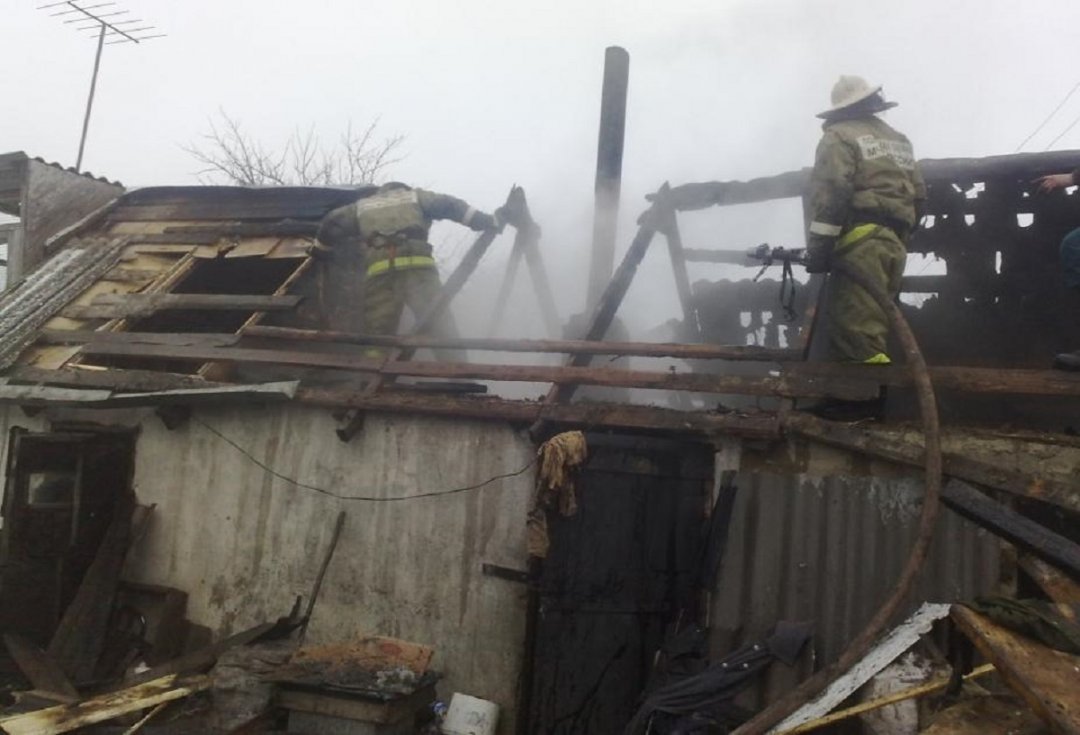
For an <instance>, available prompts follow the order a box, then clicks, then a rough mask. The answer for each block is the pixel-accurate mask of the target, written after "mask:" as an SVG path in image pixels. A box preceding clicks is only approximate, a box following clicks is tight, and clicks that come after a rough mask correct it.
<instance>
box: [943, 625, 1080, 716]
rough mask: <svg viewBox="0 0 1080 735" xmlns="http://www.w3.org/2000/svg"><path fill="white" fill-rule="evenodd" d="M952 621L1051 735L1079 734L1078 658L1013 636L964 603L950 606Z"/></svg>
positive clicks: (1016, 634)
mask: <svg viewBox="0 0 1080 735" xmlns="http://www.w3.org/2000/svg"><path fill="white" fill-rule="evenodd" d="M952 619H953V622H955V623H956V625H957V627H958V628H959V629H960V630H961V631H962V632H963V633H964V635H966V636H967V637H968V638H970V639H971V642H972V643H974V644H975V647H976V648H978V649H979V651H980V652H981V653H982V654H983V655H984V656H986V658H987V660H989V661H990V662H991V663H992V664H994V666H995V667H996V668H997V670H998V672H1000V674H1001V676H1002V677H1003V678H1004V679H1005V682H1006V683H1007V684H1008V685H1009V687H1010V688H1012V689H1013V690H1014V691H1016V692H1017V693H1018V694H1019V695H1020V696H1022V697H1023V698H1024V700H1025V701H1026V702H1027V703H1028V704H1029V705H1030V706H1031V708H1032V710H1034V711H1035V713H1036V714H1037V715H1039V717H1041V718H1042V719H1043V720H1044V721H1046V722H1047V723H1048V724H1049V725H1050V726H1051V728H1052V732H1055V733H1070V734H1072V735H1080V689H1077V687H1076V669H1077V666H1078V665H1080V657H1077V656H1070V655H1069V654H1067V653H1062V652H1061V651H1055V650H1053V649H1051V648H1048V647H1047V646H1044V645H1042V644H1041V643H1038V642H1036V641H1034V640H1032V639H1030V638H1026V637H1024V636H1022V635H1020V634H1019V633H1013V632H1012V631H1010V630H1007V629H1006V628H1003V627H1002V626H1000V625H997V624H995V623H993V622H991V621H990V620H989V619H988V618H986V617H985V616H983V615H980V614H979V613H977V612H975V611H974V610H971V609H969V608H966V607H963V606H962V605H953V607H952Z"/></svg>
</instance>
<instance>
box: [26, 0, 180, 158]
mask: <svg viewBox="0 0 1080 735" xmlns="http://www.w3.org/2000/svg"><path fill="white" fill-rule="evenodd" d="M91 3H92V4H91ZM38 10H52V11H54V12H50V13H49V15H50V16H54V17H60V18H63V21H62V22H63V23H64V24H65V25H67V24H72V25H74V28H75V30H77V31H89V32H90V33H89V34H88V37H89V38H97V54H95V55H94V72H93V74H92V75H91V77H90V94H89V96H88V97H87V98H86V113H85V114H84V115H83V124H82V135H80V136H79V154H78V156H77V157H76V158H75V170H76V171H81V170H82V159H83V151H84V150H85V149H86V132H87V130H88V129H89V128H90V110H91V109H92V108H93V106H94V91H95V90H96V89H97V78H98V69H99V68H100V67H101V50H102V48H103V47H105V46H106V45H109V46H111V45H113V44H117V43H142V42H143V41H149V40H150V39H151V38H162V37H163V36H165V34H164V33H153V31H155V30H157V29H156V28H155V27H154V26H152V25H147V24H146V22H145V21H143V20H142V19H140V18H130V19H123V20H117V19H116V16H118V15H127V14H128V13H130V12H131V11H129V10H120V9H119V6H118V5H117V4H116V2H111V1H110V2H93V0H61V1H60V2H51V3H47V4H45V5H39V6H38ZM64 16H69V17H66V18H64ZM106 38H109V40H108V41H106Z"/></svg>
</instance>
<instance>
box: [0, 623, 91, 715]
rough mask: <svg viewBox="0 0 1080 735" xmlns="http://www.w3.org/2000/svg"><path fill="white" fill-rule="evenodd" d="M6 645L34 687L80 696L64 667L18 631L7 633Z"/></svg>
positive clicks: (65, 694) (72, 697)
mask: <svg viewBox="0 0 1080 735" xmlns="http://www.w3.org/2000/svg"><path fill="white" fill-rule="evenodd" d="M4 645H5V646H6V647H7V650H8V653H9V654H11V658H12V659H14V661H15V664H16V665H17V666H18V667H19V670H20V671H21V672H22V673H23V675H24V676H25V677H26V678H27V679H28V680H29V681H30V684H31V685H33V687H34V689H37V690H40V691H42V692H48V693H50V694H58V695H60V696H62V697H66V698H70V699H78V698H79V692H78V691H77V690H76V689H75V687H74V686H72V684H71V682H70V681H69V680H68V678H67V675H66V674H65V673H64V671H63V669H61V668H60V666H59V665H57V663H56V661H54V660H53V659H52V657H50V656H49V654H47V653H45V651H42V650H41V649H40V648H38V647H37V646H35V645H34V644H33V643H31V642H30V641H28V640H26V639H25V638H23V637H22V636H21V635H18V634H17V633H5V634H4Z"/></svg>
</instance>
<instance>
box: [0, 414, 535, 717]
mask: <svg viewBox="0 0 1080 735" xmlns="http://www.w3.org/2000/svg"><path fill="white" fill-rule="evenodd" d="M3 414H4V420H3V421H2V422H0V427H2V428H4V429H6V428H8V426H9V425H10V424H11V423H15V424H18V425H22V426H27V427H28V428H31V429H38V430H40V429H42V428H43V425H42V422H41V421H40V419H25V417H24V416H23V415H22V413H21V412H19V411H18V409H15V408H7V409H5V410H4V411H3ZM24 419H25V420H24ZM135 422H138V423H139V424H140V435H139V438H138V444H137V450H136V454H137V456H136V470H135V489H136V494H137V496H138V500H139V502H141V503H144V504H151V503H153V504H156V506H157V507H156V509H155V510H154V512H153V515H152V519H151V525H150V528H149V530H148V532H147V534H146V536H145V537H144V539H143V540H142V542H141V543H140V544H139V545H138V546H137V547H136V548H135V549H134V550H133V553H132V555H131V558H130V563H129V566H128V568H127V570H126V571H125V575H126V577H127V578H129V579H132V580H134V581H142V582H149V583H155V584H163V585H169V586H173V587H177V588H179V589H182V590H185V591H186V592H188V594H189V601H188V617H189V618H190V619H191V620H193V621H194V622H197V623H200V624H203V625H207V626H210V627H211V628H213V629H214V630H215V631H216V632H218V633H219V634H221V635H226V634H228V633H230V632H235V631H238V630H242V629H244V628H246V627H249V626H251V625H254V624H257V623H260V622H264V621H267V620H274V619H276V618H277V617H279V616H282V615H286V614H287V613H288V612H289V609H290V608H291V606H292V604H293V600H294V599H295V597H296V596H297V595H303V596H304V598H305V604H306V600H307V596H308V594H309V592H310V590H311V588H312V585H313V584H314V582H315V577H316V575H317V573H318V570H319V566H320V563H321V560H322V557H323V555H324V553H325V549H326V548H327V546H328V544H329V542H330V538H331V534H332V531H333V528H334V522H335V518H336V516H337V513H338V511H339V510H344V511H345V512H346V513H347V514H348V516H347V519H346V523H345V528H344V531H343V533H342V536H341V540H340V542H339V544H338V547H337V552H336V554H335V556H334V560H333V563H332V564H331V565H330V568H329V571H328V573H327V576H326V580H325V583H324V586H323V589H322V593H321V595H320V597H319V600H318V604H317V607H316V609H315V613H314V616H313V620H312V623H311V627H310V628H309V631H308V637H307V641H308V642H310V643H318V642H330V641H336V640H342V639H346V638H349V637H352V636H355V635H357V634H359V633H367V634H380V635H388V636H395V637H400V638H404V639H407V640H411V641H416V642H419V643H425V644H430V645H433V646H434V647H435V648H436V650H437V653H436V657H435V661H434V666H435V667H436V668H437V669H438V670H439V671H441V672H442V673H444V674H445V678H444V679H443V681H442V683H441V684H440V685H439V686H440V693H441V694H444V695H445V696H449V694H450V693H451V692H453V691H465V692H468V693H471V694H474V695H476V696H480V697H484V698H487V699H492V700H494V701H496V702H497V703H499V705H500V706H501V707H502V708H503V713H504V716H503V722H504V723H507V724H509V723H512V722H513V714H514V712H513V710H514V707H513V705H514V699H515V694H516V687H517V680H518V674H519V669H520V665H521V653H522V650H523V646H524V610H525V607H524V602H525V598H524V593H525V590H524V587H523V586H522V585H519V584H516V583H513V582H508V581H505V580H502V579H498V578H494V577H490V576H486V575H483V574H482V573H481V564H482V563H483V562H491V563H495V564H499V565H503V566H507V567H513V568H518V569H522V568H524V566H525V534H524V531H525V515H526V512H527V509H528V504H529V502H530V499H531V492H532V483H533V477H532V472H531V469H530V470H529V471H526V472H524V473H521V474H519V475H517V476H514V477H511V478H507V479H504V480H500V481H497V482H494V483H492V484H490V485H487V486H486V487H485V488H483V489H478V490H471V491H467V492H461V493H456V494H452V495H447V496H443V497H435V498H427V499H419V500H411V501H405V502H389V503H387V502H379V503H372V502H361V501H343V500H338V499H335V498H332V497H329V496H327V495H324V494H320V493H319V492H316V491H313V490H309V489H302V488H298V487H296V486H295V485H292V484H290V483H288V482H285V481H283V480H281V479H277V478H274V477H273V476H271V475H270V474H269V473H268V472H267V471H266V470H265V469H263V468H262V467H260V466H259V465H258V464H256V460H257V461H258V462H261V463H264V464H266V465H268V466H271V467H273V469H274V470H275V471H276V472H278V473H280V474H282V475H285V476H288V477H291V478H295V479H297V480H300V481H301V482H304V483H307V484H310V485H314V486H318V487H320V488H324V489H326V490H329V491H331V492H334V493H337V494H341V495H364V496H373V497H378V498H391V497H401V496H405V495H413V494H418V493H428V492H437V491H442V490H448V489H451V488H458V487H465V486H470V485H475V484H477V483H480V482H483V481H484V480H487V479H488V478H490V477H493V476H495V475H500V474H507V473H512V472H515V471H518V470H521V469H522V468H523V467H525V466H527V465H528V464H529V462H530V460H531V458H532V454H533V448H532V445H531V444H530V443H529V442H528V441H527V440H526V439H524V438H522V437H521V436H520V435H519V434H518V433H515V432H514V431H513V430H511V429H510V428H509V427H507V426H504V425H501V424H495V423H491V422H468V421H447V420H440V419H425V418H413V417H403V416H384V415H369V416H368V417H367V420H366V424H365V427H364V430H363V431H362V432H361V433H360V434H359V435H357V436H356V437H355V438H354V439H353V440H352V442H350V443H348V444H344V443H342V442H340V441H339V440H338V439H337V438H336V436H335V435H334V428H335V426H336V424H335V421H334V420H333V418H332V417H331V416H330V415H329V412H327V411H325V410H317V409H311V408H305V407H299V406H277V407H255V406H248V407H242V408H235V409H232V408H219V409H198V410H196V412H195V416H194V419H193V420H192V421H191V422H190V423H189V424H187V425H186V426H185V427H183V428H180V429H177V430H174V431H168V430H166V429H165V428H164V426H163V425H162V423H161V421H160V420H158V419H157V418H156V417H154V416H153V415H152V414H149V413H145V412H143V413H139V414H127V415H126V417H125V418H124V419H123V420H121V421H119V423H123V424H128V425H131V424H133V423H135ZM204 424H205V425H204ZM206 425H208V426H212V427H213V428H214V429H216V430H217V431H219V432H221V433H222V434H223V435H225V436H227V437H228V438H229V439H231V440H233V441H234V442H236V444H238V445H240V446H241V447H243V448H244V450H245V451H247V452H249V453H250V454H251V455H252V456H253V458H254V459H252V458H249V457H246V456H245V455H244V454H242V453H241V452H240V451H239V450H238V449H236V448H235V447H233V446H231V445H230V444H228V443H227V442H226V441H224V440H223V439H221V438H220V437H218V436H216V435H215V434H214V433H212V432H211V431H210V430H209V429H208V428H206ZM5 449H6V442H5ZM506 731H507V732H509V730H506Z"/></svg>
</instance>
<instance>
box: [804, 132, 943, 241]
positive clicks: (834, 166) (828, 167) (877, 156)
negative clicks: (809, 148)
mask: <svg viewBox="0 0 1080 735" xmlns="http://www.w3.org/2000/svg"><path fill="white" fill-rule="evenodd" d="M823 127H824V130H825V134H824V135H823V136H822V138H821V142H820V143H819V144H818V148H817V156H816V160H815V161H814V170H813V173H812V174H811V176H810V191H809V205H810V235H811V236H817V237H825V238H835V237H838V236H840V235H841V233H843V232H844V231H845V230H847V229H849V228H851V227H854V226H855V225H858V224H867V223H875V224H879V225H884V226H885V227H888V228H889V229H891V230H893V231H894V232H895V233H896V235H897V236H898V237H899V238H900V239H901V240H904V239H906V238H907V236H908V235H909V234H910V232H911V230H912V229H913V228H914V226H915V224H916V220H917V215H916V209H917V206H918V205H917V202H921V201H922V200H924V199H926V184H925V183H924V182H923V178H922V174H921V173H920V172H919V167H918V164H917V163H916V162H915V154H914V152H913V151H912V148H911V142H910V141H909V140H908V139H907V137H906V136H904V135H902V134H901V133H898V132H897V131H896V130H893V128H891V127H890V126H889V125H888V124H886V123H885V122H884V121H883V120H881V119H880V118H878V117H875V116H872V115H871V116H865V117H859V118H856V119H848V120H830V121H828V122H826V123H825V125H824V126H823Z"/></svg>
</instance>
